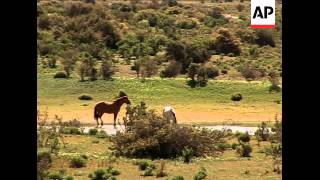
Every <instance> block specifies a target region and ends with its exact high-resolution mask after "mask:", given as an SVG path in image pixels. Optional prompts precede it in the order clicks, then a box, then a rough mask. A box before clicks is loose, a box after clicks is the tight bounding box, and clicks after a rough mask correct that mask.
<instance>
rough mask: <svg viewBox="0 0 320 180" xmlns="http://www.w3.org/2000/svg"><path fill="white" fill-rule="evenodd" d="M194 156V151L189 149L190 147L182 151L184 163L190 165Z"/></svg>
mask: <svg viewBox="0 0 320 180" xmlns="http://www.w3.org/2000/svg"><path fill="white" fill-rule="evenodd" d="M192 156H193V151H192V149H189V148H188V147H185V148H184V149H183V150H182V158H183V162H185V163H189V162H190V161H191V158H192Z"/></svg>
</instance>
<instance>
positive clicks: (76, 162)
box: [70, 156, 87, 168]
mask: <svg viewBox="0 0 320 180" xmlns="http://www.w3.org/2000/svg"><path fill="white" fill-rule="evenodd" d="M86 163H87V160H86V159H85V158H83V157H82V156H76V157H72V158H71V160H70V167H72V168H81V167H85V166H86Z"/></svg>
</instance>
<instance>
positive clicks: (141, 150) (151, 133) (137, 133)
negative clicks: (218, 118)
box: [111, 105, 226, 158]
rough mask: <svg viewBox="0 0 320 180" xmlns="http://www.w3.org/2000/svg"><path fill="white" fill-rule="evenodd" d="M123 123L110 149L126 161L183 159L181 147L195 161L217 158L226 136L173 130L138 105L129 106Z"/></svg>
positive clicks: (179, 128)
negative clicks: (139, 158)
mask: <svg viewBox="0 0 320 180" xmlns="http://www.w3.org/2000/svg"><path fill="white" fill-rule="evenodd" d="M124 121H125V122H124V124H125V125H126V131H125V132H119V133H117V134H116V136H114V137H112V138H111V141H112V142H113V146H112V147H111V149H112V150H114V151H115V152H116V153H117V154H120V155H123V156H127V157H151V158H175V157H178V156H181V155H182V151H183V150H184V149H185V148H184V147H188V148H189V149H191V150H192V151H193V155H194V156H196V157H197V156H205V155H216V154H217V152H218V149H217V146H216V145H217V144H218V143H221V142H224V141H225V140H224V139H223V137H225V136H226V135H225V131H217V130H216V131H211V130H208V129H205V128H201V129H200V128H195V127H189V126H182V125H174V126H172V125H171V124H169V123H168V122H167V121H166V120H164V119H163V118H162V117H161V116H159V115H157V114H155V111H154V110H146V108H145V106H144V107H141V106H140V105H138V106H135V107H131V106H129V107H128V108H127V114H126V117H124Z"/></svg>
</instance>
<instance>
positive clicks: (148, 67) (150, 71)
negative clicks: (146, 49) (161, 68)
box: [140, 57, 158, 78]
mask: <svg viewBox="0 0 320 180" xmlns="http://www.w3.org/2000/svg"><path fill="white" fill-rule="evenodd" d="M157 72H158V66H157V62H156V61H155V60H153V59H151V58H149V57H145V58H143V59H141V67H140V74H141V76H142V77H143V78H145V77H151V76H154V75H155V74H157Z"/></svg>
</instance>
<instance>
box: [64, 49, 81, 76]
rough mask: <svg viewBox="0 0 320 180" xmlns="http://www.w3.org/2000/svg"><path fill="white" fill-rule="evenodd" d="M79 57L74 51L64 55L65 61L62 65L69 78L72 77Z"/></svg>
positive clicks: (68, 51)
mask: <svg viewBox="0 0 320 180" xmlns="http://www.w3.org/2000/svg"><path fill="white" fill-rule="evenodd" d="M77 56H78V52H77V51H75V50H72V49H70V50H67V51H65V52H64V53H63V59H62V60H61V64H62V66H63V70H64V71H65V72H66V74H67V77H70V74H71V71H72V70H73V68H74V66H75V63H76V60H77V59H76V58H77Z"/></svg>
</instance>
